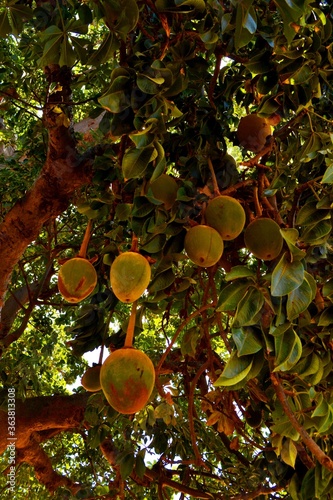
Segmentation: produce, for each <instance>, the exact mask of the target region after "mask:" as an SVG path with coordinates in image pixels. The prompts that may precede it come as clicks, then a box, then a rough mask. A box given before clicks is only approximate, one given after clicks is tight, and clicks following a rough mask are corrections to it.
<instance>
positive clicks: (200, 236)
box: [184, 224, 224, 267]
mask: <svg viewBox="0 0 333 500" xmlns="http://www.w3.org/2000/svg"><path fill="white" fill-rule="evenodd" d="M184 248H185V252H186V253H187V255H188V257H189V259H190V260H191V261H192V262H193V263H194V264H196V265H197V266H201V267H211V266H213V265H214V264H216V263H217V262H218V261H219V260H220V258H221V256H222V253H223V248H224V245H223V240H222V238H221V236H220V235H219V233H218V232H217V231H216V229H214V228H212V227H210V226H206V225H204V224H200V225H198V226H193V227H191V228H190V229H189V230H188V231H187V233H186V236H185V241H184Z"/></svg>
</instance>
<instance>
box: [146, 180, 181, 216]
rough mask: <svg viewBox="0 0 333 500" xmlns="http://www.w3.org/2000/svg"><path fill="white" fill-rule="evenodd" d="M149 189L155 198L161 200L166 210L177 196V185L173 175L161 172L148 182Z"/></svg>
mask: <svg viewBox="0 0 333 500" xmlns="http://www.w3.org/2000/svg"><path fill="white" fill-rule="evenodd" d="M150 189H151V191H152V193H153V195H154V198H156V200H159V201H162V202H163V203H164V206H165V208H166V209H167V210H169V209H170V208H171V207H172V205H173V204H174V203H175V201H176V198H177V191H178V185H177V182H176V181H175V179H174V178H173V177H171V176H170V175H167V174H161V175H160V176H159V177H158V178H157V179H156V180H155V181H153V182H152V183H151V184H150Z"/></svg>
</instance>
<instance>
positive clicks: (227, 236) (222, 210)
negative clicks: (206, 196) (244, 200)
mask: <svg viewBox="0 0 333 500" xmlns="http://www.w3.org/2000/svg"><path fill="white" fill-rule="evenodd" d="M205 217H206V222H207V224H208V225H209V226H211V227H213V228H214V229H216V231H218V232H219V233H220V235H221V236H222V239H223V240H234V239H235V238H237V236H238V235H239V234H240V233H241V232H242V231H243V228H244V226H245V219H246V216H245V211H244V208H243V207H242V205H241V204H240V203H239V201H238V200H236V199H235V198H232V197H231V196H217V197H216V198H213V199H212V200H210V201H209V202H208V205H207V208H206V212H205Z"/></svg>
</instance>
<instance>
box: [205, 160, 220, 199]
mask: <svg viewBox="0 0 333 500" xmlns="http://www.w3.org/2000/svg"><path fill="white" fill-rule="evenodd" d="M207 162H208V167H209V171H210V175H211V176H212V182H213V189H214V194H215V195H219V194H220V189H219V185H218V183H217V179H216V175H215V170H214V167H213V162H212V160H211V159H210V157H209V156H208V158H207Z"/></svg>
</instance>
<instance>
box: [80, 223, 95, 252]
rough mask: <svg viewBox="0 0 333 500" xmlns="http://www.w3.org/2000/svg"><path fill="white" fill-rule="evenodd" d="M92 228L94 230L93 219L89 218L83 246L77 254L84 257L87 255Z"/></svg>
mask: <svg viewBox="0 0 333 500" xmlns="http://www.w3.org/2000/svg"><path fill="white" fill-rule="evenodd" d="M91 230H92V220H91V219H89V220H88V224H87V227H86V230H85V233H84V236H83V240H82V243H81V247H80V250H79V253H78V255H77V256H78V257H82V258H83V259H85V258H86V255H87V248H88V245H89V241H90V237H91Z"/></svg>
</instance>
